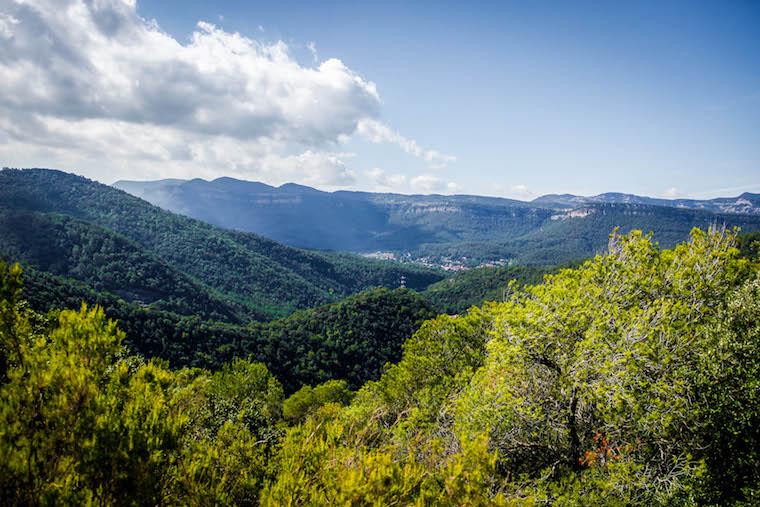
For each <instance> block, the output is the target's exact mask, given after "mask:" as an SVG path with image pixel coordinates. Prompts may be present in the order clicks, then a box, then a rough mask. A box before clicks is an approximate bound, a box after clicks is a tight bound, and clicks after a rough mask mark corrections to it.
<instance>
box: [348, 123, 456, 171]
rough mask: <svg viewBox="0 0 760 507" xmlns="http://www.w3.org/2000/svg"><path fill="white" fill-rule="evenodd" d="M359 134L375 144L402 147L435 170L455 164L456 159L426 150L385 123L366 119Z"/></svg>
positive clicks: (360, 124)
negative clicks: (390, 144) (389, 144)
mask: <svg viewBox="0 0 760 507" xmlns="http://www.w3.org/2000/svg"><path fill="white" fill-rule="evenodd" d="M357 131H358V133H359V134H360V135H361V136H363V137H364V138H365V139H367V140H369V141H371V142H373V143H383V142H385V143H392V144H396V145H398V146H400V147H401V149H402V150H404V151H405V152H407V153H409V154H410V155H413V156H415V157H417V158H421V159H423V160H424V161H425V162H427V163H429V164H430V166H431V167H432V168H434V169H439V168H443V167H446V165H447V164H449V163H450V162H454V161H455V160H456V157H454V156H452V155H445V154H443V153H440V152H438V151H436V150H426V149H424V148H422V147H421V146H420V145H419V144H417V141H415V140H414V139H409V138H406V137H404V136H402V135H401V134H399V133H398V132H396V131H394V130H393V129H391V128H390V127H388V126H387V125H385V124H384V123H381V122H379V121H377V120H375V119H372V118H364V119H362V120H361V121H359V125H358V128H357Z"/></svg>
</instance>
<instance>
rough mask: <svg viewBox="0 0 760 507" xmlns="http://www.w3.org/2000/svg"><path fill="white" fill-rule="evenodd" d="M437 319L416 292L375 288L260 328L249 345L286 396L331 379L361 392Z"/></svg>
mask: <svg viewBox="0 0 760 507" xmlns="http://www.w3.org/2000/svg"><path fill="white" fill-rule="evenodd" d="M434 315H435V312H434V311H433V310H432V308H431V306H430V305H429V304H428V303H426V302H425V300H424V299H422V297H421V296H420V295H418V294H416V293H415V292H413V291H411V290H408V289H397V290H395V291H390V290H388V289H374V290H371V291H368V292H364V293H361V294H358V295H356V296H351V297H349V298H346V299H345V300H343V301H340V302H338V303H335V304H332V305H327V306H323V307H320V308H315V309H311V310H304V311H301V312H298V313H296V314H294V315H291V316H290V317H288V318H285V319H281V320H277V321H273V322H271V323H268V324H257V325H254V326H252V328H251V331H252V334H253V336H254V337H255V338H254V341H253V342H252V343H251V344H250V345H249V344H246V347H251V349H250V350H251V353H252V354H253V355H254V357H256V358H257V360H261V361H263V362H265V363H266V364H267V365H268V366H269V367H270V369H271V371H272V373H274V375H275V376H277V378H279V379H280V380H281V381H282V383H283V386H284V387H285V391H286V392H292V391H294V390H295V389H297V388H298V387H300V386H301V385H303V384H309V385H315V384H318V383H321V382H324V381H326V380H330V379H343V380H346V381H347V382H348V386H349V387H350V388H351V389H356V388H358V387H360V386H361V385H362V384H363V383H364V382H366V381H367V380H370V379H375V378H377V376H378V374H379V373H380V372H381V371H382V368H383V366H384V365H385V364H386V363H388V362H395V361H398V359H399V358H400V357H401V345H402V344H403V343H404V341H405V340H406V339H407V338H408V337H410V336H411V335H412V334H413V333H414V332H415V331H416V330H417V329H418V328H419V326H420V324H422V322H423V321H424V320H426V319H430V318H432V317H433V316H434ZM264 358H266V359H264Z"/></svg>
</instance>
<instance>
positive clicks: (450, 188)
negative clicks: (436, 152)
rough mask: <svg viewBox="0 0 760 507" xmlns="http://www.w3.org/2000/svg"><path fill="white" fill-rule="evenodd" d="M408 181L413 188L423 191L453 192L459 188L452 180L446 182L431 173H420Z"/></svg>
mask: <svg viewBox="0 0 760 507" xmlns="http://www.w3.org/2000/svg"><path fill="white" fill-rule="evenodd" d="M409 183H410V184H411V187H412V189H413V190H415V191H417V192H424V193H431V192H446V193H453V192H456V191H457V190H458V189H459V186H458V185H457V184H456V183H454V182H453V181H448V182H447V181H444V180H443V179H441V178H439V177H438V176H434V175H432V174H420V175H419V176H415V177H414V178H412V179H411V180H410V182H409Z"/></svg>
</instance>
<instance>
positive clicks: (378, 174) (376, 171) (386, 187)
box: [366, 167, 406, 192]
mask: <svg viewBox="0 0 760 507" xmlns="http://www.w3.org/2000/svg"><path fill="white" fill-rule="evenodd" d="M366 175H367V179H368V180H369V181H370V184H371V185H372V190H373V191H376V192H391V191H393V192H402V191H404V190H405V189H406V176H405V175H403V174H400V173H394V174H388V173H386V172H385V171H384V170H382V169H380V168H379V167H375V168H373V169H370V170H369V171H367V173H366Z"/></svg>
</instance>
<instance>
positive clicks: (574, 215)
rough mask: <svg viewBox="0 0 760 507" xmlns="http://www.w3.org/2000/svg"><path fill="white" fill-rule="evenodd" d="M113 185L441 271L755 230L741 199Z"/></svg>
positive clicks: (283, 233)
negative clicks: (624, 236) (646, 236)
mask: <svg viewBox="0 0 760 507" xmlns="http://www.w3.org/2000/svg"><path fill="white" fill-rule="evenodd" d="M114 186H115V187H116V188H119V189H122V190H124V191H126V192H129V193H131V194H133V195H135V196H138V197H140V198H142V199H145V200H147V201H149V202H151V203H153V204H155V205H157V206H159V207H161V208H164V209H167V210H171V211H173V212H176V213H181V214H184V215H188V216H191V217H194V218H197V219H199V220H203V221H206V222H209V223H212V224H215V225H218V226H220V227H224V228H228V229H235V230H241V231H248V232H254V233H257V234H261V235H263V236H266V237H268V238H271V239H274V240H276V241H280V242H283V243H285V244H288V245H291V246H296V247H302V248H314V249H328V250H341V251H352V252H364V253H367V252H377V251H381V252H388V253H390V254H391V255H392V256H395V257H397V258H408V259H411V260H417V261H422V262H429V263H432V264H437V265H444V266H449V267H457V266H461V267H468V266H469V267H471V266H474V265H479V264H483V263H494V262H497V263H516V264H547V263H550V264H555V263H562V262H568V261H572V260H575V259H578V258H583V257H588V256H591V255H594V254H596V253H599V252H600V251H602V250H603V249H604V248H605V247H606V245H607V240H608V235H609V233H610V232H611V230H612V229H613V228H615V227H619V228H620V229H621V230H622V231H623V232H627V231H628V230H630V229H643V230H644V231H651V232H653V233H654V237H655V239H656V240H657V241H658V242H659V243H660V244H661V245H662V246H665V247H669V246H672V245H674V244H675V243H677V242H679V241H682V240H684V239H685V238H686V236H687V234H688V232H689V231H690V230H691V229H692V228H693V227H702V228H707V227H709V226H710V225H721V226H722V225H725V226H728V227H735V226H736V227H741V228H742V229H743V230H744V231H754V230H758V229H760V194H749V193H745V194H742V195H740V196H738V197H734V198H721V199H711V200H704V201H699V200H689V199H677V200H668V199H656V198H650V197H641V196H636V195H631V194H621V193H606V194H600V195H597V196H592V197H583V196H575V195H569V194H564V195H545V196H542V197H539V198H537V199H534V200H533V201H519V200H514V199H504V198H497V197H483V196H471V195H451V196H444V195H401V194H389V193H370V192H353V191H337V192H324V191H320V190H317V189H314V188H310V187H306V186H302V185H296V184H292V183H288V184H285V185H282V186H280V187H273V186H270V185H266V184H263V183H258V182H249V181H241V180H236V179H233V178H226V177H225V178H219V179H215V180H213V181H206V180H202V179H193V180H177V179H173V180H160V181H143V182H139V181H119V182H116V183H115V184H114Z"/></svg>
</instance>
